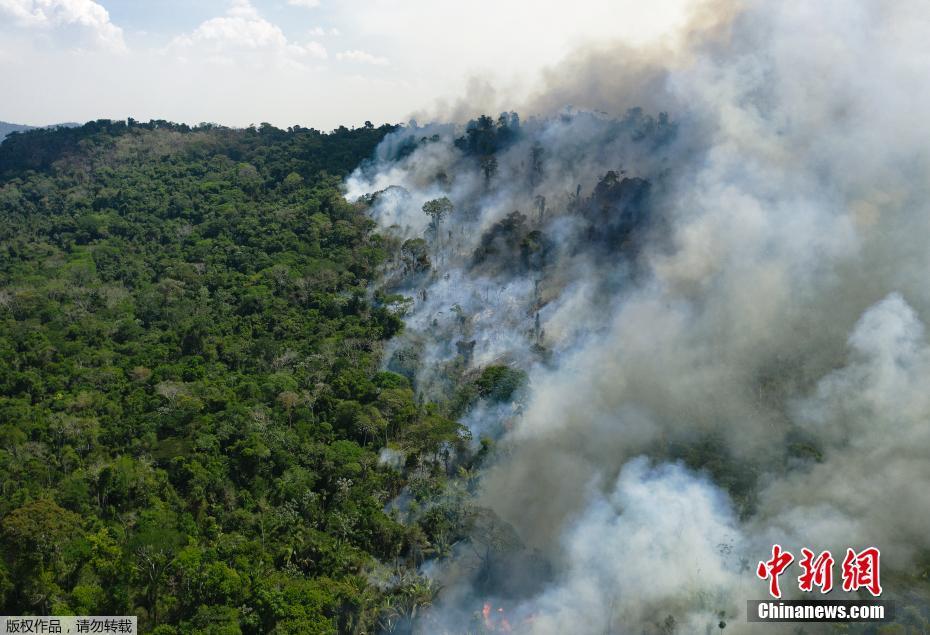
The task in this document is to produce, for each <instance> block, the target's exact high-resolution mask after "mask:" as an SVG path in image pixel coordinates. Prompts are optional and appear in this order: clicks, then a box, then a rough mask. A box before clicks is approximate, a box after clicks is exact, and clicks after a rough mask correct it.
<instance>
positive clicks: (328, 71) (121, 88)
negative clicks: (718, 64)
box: [0, 0, 689, 129]
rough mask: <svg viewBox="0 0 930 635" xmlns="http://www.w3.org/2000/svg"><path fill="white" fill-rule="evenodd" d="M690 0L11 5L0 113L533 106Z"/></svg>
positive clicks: (67, 115) (0, 40) (195, 117)
mask: <svg viewBox="0 0 930 635" xmlns="http://www.w3.org/2000/svg"><path fill="white" fill-rule="evenodd" d="M688 4H689V3H688V0H653V2H651V3H649V4H648V6H646V3H643V2H641V1H640V0H576V1H574V2H571V3H568V2H564V1H562V0H559V1H555V0H471V1H470V2H461V1H455V2H453V1H450V0H200V1H191V0H187V1H185V0H158V1H143V0H0V68H2V69H3V84H4V88H5V90H4V92H5V95H4V98H3V100H0V119H2V120H5V121H14V122H21V123H30V124H45V123H51V122H56V121H84V120H87V119H92V118H97V117H111V118H124V117H127V116H132V117H135V118H137V119H148V118H164V119H172V120H175V121H186V122H190V123H198V122H200V121H213V122H217V123H223V124H228V125H248V124H249V123H260V122H262V121H269V122H271V123H274V124H276V125H282V126H286V125H291V124H301V125H310V126H315V127H318V128H322V129H329V128H332V127H335V126H337V125H340V124H345V125H358V124H361V123H362V122H363V121H365V120H371V121H374V122H376V123H380V122H385V121H389V122H399V121H406V120H407V118H409V117H410V116H412V115H417V116H419V117H421V118H423V117H429V116H431V115H432V114H437V113H438V114H442V113H443V112H444V111H448V105H449V104H453V103H456V102H457V101H458V100H460V99H462V98H466V99H468V98H473V99H475V101H476V102H477V98H476V97H474V96H469V94H468V91H469V86H472V87H473V86H475V85H476V84H475V82H474V81H473V80H474V79H475V78H478V79H479V80H480V81H479V83H478V85H489V86H494V87H495V91H496V92H495V94H496V96H497V101H498V102H503V103H505V104H506V103H510V102H514V103H517V102H519V100H520V98H521V96H525V95H526V94H527V93H529V92H531V91H532V89H533V86H534V85H535V82H536V79H537V77H538V75H539V73H540V71H541V70H542V69H544V68H546V67H548V66H551V65H553V64H555V63H557V62H558V61H559V60H560V59H562V58H563V57H564V56H565V55H567V54H569V53H570V52H571V51H572V50H574V49H577V48H579V47H584V46H591V45H596V44H597V43H600V42H610V41H615V40H622V41H625V42H627V43H629V44H632V45H642V44H646V43H650V42H655V41H658V40H661V39H662V38H667V37H670V35H669V34H671V33H674V32H675V29H676V27H678V26H679V25H680V24H681V23H682V22H683V21H684V16H685V14H686V7H687V5H688ZM485 92H487V91H485ZM485 96H486V95H485Z"/></svg>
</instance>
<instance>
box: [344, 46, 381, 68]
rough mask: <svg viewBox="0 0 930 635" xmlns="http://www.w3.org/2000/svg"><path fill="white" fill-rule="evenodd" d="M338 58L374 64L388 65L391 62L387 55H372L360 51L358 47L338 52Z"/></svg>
mask: <svg viewBox="0 0 930 635" xmlns="http://www.w3.org/2000/svg"><path fill="white" fill-rule="evenodd" d="M336 58H337V59H339V60H345V61H349V62H358V63H360V64H372V65H373V66H387V65H388V64H390V62H389V61H388V59H387V58H386V57H381V56H379V55H372V54H371V53H368V52H367V51H360V50H358V49H353V50H351V51H342V52H341V53H337V54H336Z"/></svg>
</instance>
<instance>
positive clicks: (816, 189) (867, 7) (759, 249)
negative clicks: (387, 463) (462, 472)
mask: <svg viewBox="0 0 930 635" xmlns="http://www.w3.org/2000/svg"><path fill="white" fill-rule="evenodd" d="M708 16H711V17H716V18H719V19H708ZM928 19H930V18H928V14H927V12H926V10H925V7H921V6H920V3H917V2H910V1H902V2H895V3H881V2H870V1H866V0H862V1H856V2H818V3H810V2H801V1H795V0H788V1H785V2H761V1H759V2H755V1H747V2H743V3H740V4H738V5H735V6H731V5H729V4H728V5H727V6H726V7H724V6H723V5H720V6H718V7H716V13H715V11H714V7H710V8H707V9H705V11H704V12H703V13H702V14H701V16H700V19H699V21H698V22H697V23H696V24H697V25H698V26H696V27H695V28H694V29H693V30H692V32H690V33H689V37H688V38H687V40H686V42H685V44H684V45H683V46H682V47H681V48H680V49H677V50H675V51H671V50H669V49H663V50H659V51H652V52H631V51H629V50H627V49H625V48H623V47H620V46H618V47H615V48H610V47H606V46H604V47H600V48H597V49H591V50H586V51H583V52H581V53H580V54H579V55H578V56H577V57H576V58H573V59H570V60H567V61H566V62H565V63H564V66H562V67H560V68H555V69H552V71H551V72H549V73H548V74H547V76H546V78H545V80H544V82H543V87H542V88H541V89H540V92H539V94H538V95H537V96H535V97H534V98H533V100H532V101H531V103H530V104H528V105H527V107H526V108H525V109H524V112H528V113H530V114H531V115H535V116H530V117H529V118H527V119H526V120H524V121H519V120H518V119H517V118H515V117H514V116H513V115H510V114H507V115H504V116H502V118H501V119H500V120H497V121H493V120H492V121H491V125H490V128H489V125H488V122H487V121H485V122H483V123H481V122H479V123H478V124H472V126H471V131H469V130H467V129H463V128H462V126H460V125H458V126H455V125H451V124H447V125H429V126H425V127H419V126H416V125H411V126H409V127H407V128H405V129H403V130H401V131H399V132H397V133H395V134H394V135H392V136H391V137H389V138H388V139H386V140H385V142H384V143H383V144H382V147H381V148H380V149H379V154H378V156H377V157H376V160H375V161H374V163H373V164H371V165H368V166H365V167H364V168H362V169H360V170H359V171H357V172H356V173H355V174H354V175H353V176H352V177H351V178H350V180H349V181H348V183H347V186H348V196H349V197H350V198H352V199H353V200H354V199H355V198H357V197H358V196H361V195H363V194H371V193H375V192H377V194H373V195H371V196H369V202H370V204H371V210H372V214H373V217H374V218H375V219H376V220H377V221H378V223H379V224H380V226H381V228H382V231H383V233H384V234H385V235H387V236H391V237H393V239H394V240H396V242H397V244H398V245H401V244H402V245H403V248H402V249H398V257H397V259H396V260H395V262H394V263H392V266H391V267H390V268H389V269H388V270H387V271H386V272H385V280H384V284H385V286H387V287H389V288H392V289H394V290H395V291H397V292H400V293H402V294H404V295H405V296H407V297H409V298H412V303H411V305H410V307H409V308H408V310H407V314H406V318H405V319H406V321H407V329H406V331H405V333H404V334H403V335H402V336H401V337H399V338H397V339H396V340H395V341H394V342H393V343H392V345H391V348H390V349H389V350H388V351H387V358H386V364H387V366H388V367H390V368H393V369H395V370H399V371H401V372H407V373H408V374H411V375H412V376H413V377H414V379H415V385H416V387H417V390H418V391H419V392H420V393H421V394H423V395H424V396H428V397H430V398H432V399H438V400H442V399H448V398H449V396H450V395H452V394H453V393H454V392H455V390H456V388H457V386H458V385H459V384H460V383H462V382H463V381H466V380H467V379H468V378H470V377H474V376H475V375H476V374H478V373H480V372H481V371H482V369H486V368H487V367H489V366H495V365H497V366H507V367H509V368H513V369H519V370H521V371H523V372H525V373H527V377H528V380H527V381H526V382H525V384H524V385H523V386H522V387H521V388H520V389H518V390H516V391H515V392H514V393H513V394H512V395H509V396H508V398H507V399H502V400H497V401H495V400H493V399H489V398H484V399H481V400H479V401H478V402H477V403H475V404H472V405H471V407H469V408H468V409H467V410H466V411H465V414H464V415H463V421H464V422H465V423H466V424H467V425H468V426H469V427H470V428H471V429H472V431H473V433H474V434H475V436H476V438H477V437H479V436H482V435H484V436H489V437H494V438H497V439H498V446H497V447H498V449H497V452H496V453H495V455H494V459H493V461H492V463H491V464H490V465H488V466H487V467H486V468H485V471H484V475H483V477H482V480H481V486H480V494H479V499H480V505H481V506H483V507H486V508H488V509H490V510H492V511H493V514H494V515H495V516H496V518H498V519H499V520H500V522H501V524H502V525H505V526H507V527H509V528H512V531H513V533H514V534H515V536H514V538H513V540H514V541H518V542H519V546H518V547H513V548H512V549H511V551H521V552H522V553H523V554H524V555H525V556H526V557H523V558H522V559H521V558H512V557H511V558H509V559H508V557H509V556H507V555H506V554H503V555H501V562H502V563H509V564H511V565H512V566H513V567H515V569H514V570H511V571H508V572H505V573H501V574H500V575H504V576H510V577H512V579H513V580H520V579H521V577H527V578H532V583H530V582H527V583H526V584H523V585H521V584H516V586H517V587H520V588H513V587H514V585H513V584H504V583H502V582H501V583H498V584H497V585H496V586H495V584H493V583H489V582H488V581H487V580H483V581H481V582H480V583H479V582H477V581H476V575H474V572H473V570H471V569H469V565H468V564H467V563H466V562H465V560H464V556H463V557H462V558H460V559H459V561H458V562H457V563H453V564H450V565H442V566H439V565H437V566H435V567H433V568H432V569H431V575H435V576H437V577H439V578H440V579H441V580H442V582H443V584H444V585H445V587H446V588H447V591H446V593H445V594H444V596H443V597H441V598H440V602H439V603H438V604H437V606H436V607H435V608H434V610H433V611H432V614H431V617H430V620H431V621H430V622H429V626H424V629H425V630H424V632H432V631H434V630H437V629H438V630H442V629H445V630H448V631H449V632H463V631H468V630H469V629H471V628H473V623H472V622H469V620H470V619H472V618H473V614H474V613H475V611H480V609H481V605H482V602H483V601H485V600H484V598H487V597H490V598H492V600H491V601H492V602H496V603H498V604H506V606H507V607H508V614H509V615H510V617H509V618H508V619H509V622H508V624H509V625H511V626H512V627H513V628H514V629H515V630H516V631H518V632H531V633H564V632H574V633H605V632H613V633H626V632H648V633H670V632H682V633H693V632H700V633H703V632H716V631H717V629H720V628H723V626H722V625H725V628H726V632H751V626H752V625H750V624H747V623H746V620H745V615H744V614H743V613H744V610H745V600H747V599H761V598H762V597H764V594H765V591H766V587H765V584H764V583H763V582H762V581H760V580H758V579H756V577H755V572H754V569H755V563H756V562H757V561H758V560H760V559H765V557H766V556H767V554H768V553H769V552H770V549H771V545H772V544H773V543H776V542H777V543H779V544H781V545H783V546H784V547H785V548H788V549H790V550H792V551H793V552H794V553H795V554H797V553H798V552H799V550H800V548H801V547H804V546H808V547H811V548H812V549H814V551H816V552H819V551H820V550H824V549H832V550H833V552H834V554H836V553H843V552H845V548H846V547H854V548H857V549H861V548H863V547H866V546H869V545H876V546H878V547H880V548H881V549H882V555H883V559H882V565H883V571H884V572H885V575H886V576H894V580H895V582H894V583H890V582H889V583H888V585H887V586H889V588H890V592H891V593H893V594H894V593H896V594H898V595H897V596H895V597H905V596H906V597H908V598H910V599H909V600H908V601H909V602H911V601H912V602H917V603H918V604H920V606H921V607H923V608H921V610H926V599H925V598H923V599H919V600H914V599H913V597H914V595H915V594H917V595H920V593H919V592H918V590H916V587H914V586H913V585H912V583H911V582H909V580H912V579H913V577H912V576H915V575H916V573H917V571H918V567H919V563H920V558H922V557H924V554H925V553H926V550H927V549H930V533H928V532H927V530H926V521H927V519H928V518H930V488H928V487H927V483H930V462H928V461H927V457H928V456H930V426H928V421H930V393H928V391H927V386H928V385H930V347H928V343H927V339H926V334H925V329H924V323H925V322H926V321H927V319H928V317H930V286H928V285H927V284H926V281H925V275H926V272H927V271H930V250H927V249H926V245H927V242H928V238H930V204H928V201H930V196H928V191H927V190H928V184H930V170H928V168H930V163H928V158H930V157H928V149H930V128H928V127H927V126H925V125H922V123H921V118H922V115H923V113H925V112H928V111H930V80H928V78H930V58H928V56H927V55H926V43H925V37H926V33H927V32H928V30H927V28H928V26H930V24H928ZM568 105H571V106H572V108H569V109H565V107H566V106H568ZM634 107H642V109H641V110H638V109H635V108H634ZM664 113H668V114H667V115H666V114H664ZM459 138H461V139H462V141H459V142H458V143H456V139H459ZM442 197H447V198H448V200H449V201H450V202H451V203H452V205H453V209H452V211H451V212H450V213H448V214H447V215H446V217H444V218H440V219H439V220H438V221H437V220H435V219H432V220H431V218H430V217H429V216H427V215H426V214H424V213H423V211H422V208H423V206H424V204H425V203H427V201H431V200H437V199H441V198H442ZM527 554H531V555H532V557H530V555H527ZM540 562H542V563H544V565H545V566H541V568H540V571H544V573H542V574H540V575H535V574H533V573H532V571H535V569H532V567H533V566H536V565H538V564H539V563H540ZM532 563H536V564H532ZM521 567H522V568H523V569H524V571H522V572H521V571H520V570H519V569H520V568H521ZM528 572H529V573H528ZM787 577H788V576H785V578H787ZM785 578H783V580H784V582H783V585H785V586H787V587H788V592H789V595H790V594H791V589H792V588H793V589H794V592H795V593H796V592H797V589H796V586H797V585H796V584H793V580H791V579H785ZM889 579H890V578H889ZM494 606H497V604H494ZM488 619H490V618H488ZM496 624H497V623H491V624H490V625H488V624H486V625H485V627H487V628H497V626H496ZM766 630H767V632H769V631H772V630H773V629H772V628H771V627H768V628H767V629H766Z"/></svg>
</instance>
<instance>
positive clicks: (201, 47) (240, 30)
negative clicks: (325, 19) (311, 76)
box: [168, 0, 327, 67]
mask: <svg viewBox="0 0 930 635" xmlns="http://www.w3.org/2000/svg"><path fill="white" fill-rule="evenodd" d="M168 50H169V51H172V52H174V53H176V54H177V55H178V56H180V57H182V58H184V59H190V58H195V57H200V58H204V59H207V60H209V61H213V62H220V63H227V64H232V63H236V62H238V61H245V62H247V63H250V64H251V65H253V66H267V65H281V66H291V67H303V66H304V64H305V63H306V62H309V61H313V60H324V59H326V58H327V52H326V48H325V47H324V46H323V45H322V44H320V43H319V42H314V41H308V42H303V43H299V42H293V41H290V40H288V39H287V36H286V35H285V34H284V32H283V31H282V30H281V29H280V27H278V26H277V25H275V24H272V23H271V22H269V21H268V20H266V19H265V18H263V17H262V16H261V15H260V14H259V13H258V11H257V10H256V9H255V7H253V6H252V5H251V4H250V3H249V2H248V0H235V2H233V5H232V6H231V7H230V9H229V10H228V11H227V12H226V15H223V16H219V17H216V18H211V19H209V20H206V21H205V22H203V23H201V24H200V26H198V27H197V28H196V29H194V31H192V32H191V33H186V34H184V35H180V36H178V37H176V38H174V40H172V41H171V43H170V44H169V45H168Z"/></svg>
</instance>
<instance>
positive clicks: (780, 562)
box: [756, 545, 882, 599]
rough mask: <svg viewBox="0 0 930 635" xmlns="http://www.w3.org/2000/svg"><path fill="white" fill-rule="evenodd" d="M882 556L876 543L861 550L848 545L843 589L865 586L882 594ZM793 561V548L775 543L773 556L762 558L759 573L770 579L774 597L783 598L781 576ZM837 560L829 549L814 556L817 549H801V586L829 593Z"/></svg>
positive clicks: (763, 577)
mask: <svg viewBox="0 0 930 635" xmlns="http://www.w3.org/2000/svg"><path fill="white" fill-rule="evenodd" d="M880 558H881V552H879V550H878V549H877V548H876V547H868V548H867V549H863V550H862V551H860V552H858V553H857V552H855V551H854V550H852V549H847V550H846V557H845V558H843V564H842V567H841V569H842V571H841V573H842V576H843V590H844V591H847V592H852V591H858V590H859V589H866V590H867V591H868V592H869V593H871V594H872V595H873V596H875V597H878V596H879V595H881V593H882V585H881V582H880V579H879V560H880ZM792 562H794V555H793V554H792V553H791V552H790V551H785V550H783V549H782V548H781V545H773V546H772V557H771V558H770V559H769V560H765V561H761V562H759V566H758V567H757V568H756V575H757V576H759V578H761V579H762V580H768V581H769V594H770V595H771V596H772V597H773V598H779V599H780V598H781V589H780V588H779V584H778V577H779V576H780V575H781V574H782V573H784V572H785V569H787V568H788V565H790V564H791V563H792ZM834 562H835V561H834V560H833V555H832V554H831V553H830V552H829V551H823V552H821V553H820V555H817V556H816V557H815V555H814V552H813V551H811V550H810V549H808V548H807V547H805V548H803V549H801V560H799V561H798V564H799V565H800V567H801V569H802V573H801V575H800V576H798V588H799V589H800V590H801V591H805V592H807V593H810V592H812V591H813V590H814V587H819V588H820V592H821V593H829V592H830V591H831V590H832V589H833V565H834Z"/></svg>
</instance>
